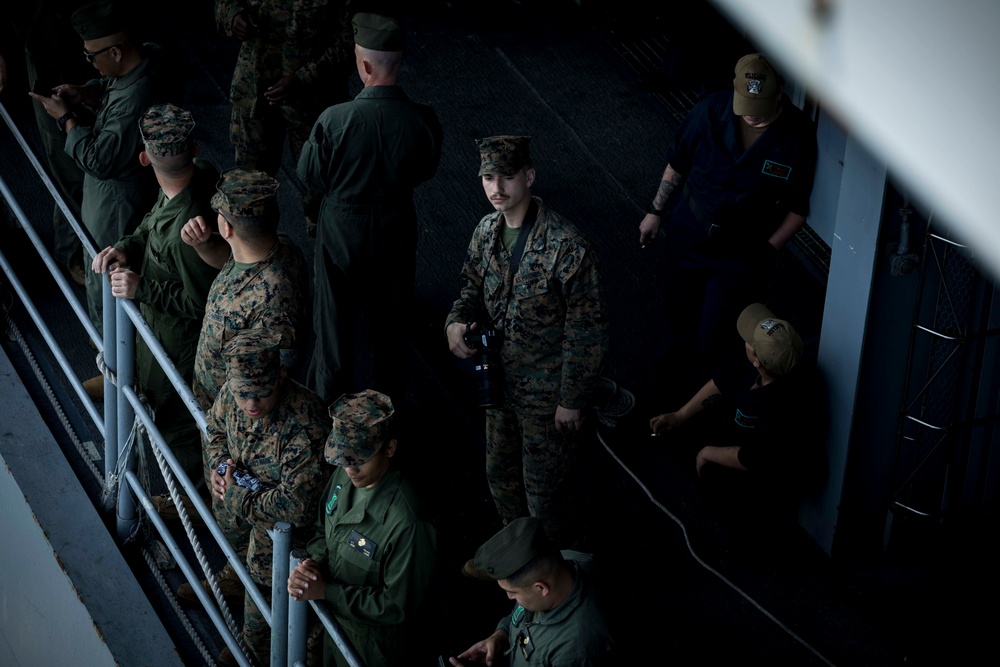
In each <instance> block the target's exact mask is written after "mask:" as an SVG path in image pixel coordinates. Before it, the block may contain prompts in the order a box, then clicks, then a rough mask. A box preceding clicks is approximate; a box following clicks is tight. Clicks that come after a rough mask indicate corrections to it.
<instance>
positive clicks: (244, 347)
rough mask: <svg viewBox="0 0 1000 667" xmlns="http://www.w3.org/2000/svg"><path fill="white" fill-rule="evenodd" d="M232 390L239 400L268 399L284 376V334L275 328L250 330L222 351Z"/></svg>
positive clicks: (242, 333)
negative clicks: (282, 367)
mask: <svg viewBox="0 0 1000 667" xmlns="http://www.w3.org/2000/svg"><path fill="white" fill-rule="evenodd" d="M222 356H223V357H224V358H225V360H226V379H227V382H228V384H229V391H231V392H232V393H233V396H235V397H236V398H238V399H240V400H247V399H251V398H266V397H268V396H270V395H271V393H272V392H273V391H274V387H275V385H277V384H278V378H279V377H280V376H281V334H280V333H278V332H277V331H274V330H273V329H265V328H257V329H247V330H246V331H241V332H240V333H238V334H236V335H235V336H233V338H232V339H230V340H229V342H228V343H226V346H225V347H224V348H223V350H222Z"/></svg>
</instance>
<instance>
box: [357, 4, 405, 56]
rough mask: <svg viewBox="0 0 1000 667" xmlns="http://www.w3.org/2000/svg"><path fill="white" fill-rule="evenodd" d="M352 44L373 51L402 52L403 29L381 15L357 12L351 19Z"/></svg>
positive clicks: (392, 20)
mask: <svg viewBox="0 0 1000 667" xmlns="http://www.w3.org/2000/svg"><path fill="white" fill-rule="evenodd" d="M351 24H352V25H353V26H354V43H355V44H357V45H358V46H363V47H364V48H366V49H372V50H373V51H402V50H403V28H402V26H400V25H399V23H398V22H397V21H396V20H395V19H391V18H389V17H388V16H382V15H381V14H371V13H367V12H358V13H357V14H355V15H354V18H353V19H351Z"/></svg>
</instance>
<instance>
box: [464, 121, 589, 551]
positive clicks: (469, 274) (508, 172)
mask: <svg viewBox="0 0 1000 667" xmlns="http://www.w3.org/2000/svg"><path fill="white" fill-rule="evenodd" d="M528 140H529V138H528V137H510V136H499V137H490V138H487V139H484V140H481V141H480V143H479V147H480V151H481V156H482V165H481V168H480V176H483V178H484V187H486V183H487V182H492V181H493V179H497V180H503V179H506V178H509V177H514V178H515V179H517V178H523V179H525V180H523V181H521V183H522V185H521V186H520V188H521V189H520V190H519V192H521V193H522V195H523V197H524V200H523V202H522V204H521V206H522V207H523V210H524V211H525V212H524V222H523V224H521V225H520V227H524V226H525V225H530V226H529V229H528V231H527V232H526V233H527V236H526V240H525V242H524V250H523V254H522V256H521V258H520V264H519V267H518V268H517V272H516V273H515V274H514V276H513V277H512V276H511V275H510V264H511V259H512V252H511V250H512V248H513V244H511V245H512V248H508V247H507V246H506V245H505V243H504V233H505V230H506V231H508V232H509V231H510V227H509V226H508V225H506V223H505V215H504V211H503V210H498V211H497V212H495V213H490V214H488V215H486V216H484V217H483V218H482V220H480V222H479V225H478V227H476V230H475V232H473V235H472V241H471V242H470V243H469V248H468V252H467V254H466V257H465V263H464V265H463V267H462V271H461V281H462V286H461V289H460V292H459V297H458V299H456V300H455V302H454V304H453V306H452V310H451V312H450V313H449V314H448V317H447V320H446V323H445V329H446V333H448V336H449V342H450V343H452V332H450V331H449V329H451V328H452V326H453V325H456V324H457V325H464V324H466V323H471V322H476V323H477V327H478V328H479V329H480V330H481V329H483V328H485V327H487V326H493V327H494V328H496V329H498V330H499V331H501V332H502V336H503V341H502V345H501V348H500V357H501V361H502V366H503V405H502V406H501V407H498V408H492V409H488V410H487V411H486V475H487V479H488V481H489V485H490V491H491V493H492V495H493V500H494V502H495V503H496V506H497V510H498V512H499V514H500V516H501V518H502V519H503V520H504V521H505V522H509V521H511V520H512V519H514V518H517V517H520V516H526V515H529V514H530V515H531V516H535V517H538V518H539V519H541V520H542V522H543V523H544V525H545V529H546V532H547V533H548V534H549V536H550V537H551V539H553V540H554V541H556V542H557V543H560V542H564V543H572V541H573V540H574V539H575V537H576V536H575V535H574V534H573V533H574V530H575V527H574V526H572V525H571V524H572V521H571V520H570V517H571V514H572V510H571V508H570V507H569V505H570V503H572V501H573V498H572V496H571V487H570V486H569V484H568V482H570V481H571V476H572V475H573V474H574V472H575V470H574V468H575V465H576V463H577V460H578V459H577V457H578V453H579V452H578V448H579V435H580V432H579V429H580V427H581V426H582V424H583V419H582V417H584V416H585V413H586V410H587V408H588V405H589V403H590V400H591V396H592V393H593V388H594V385H595V382H596V380H597V378H598V377H599V375H600V372H601V370H602V368H603V362H604V357H605V354H606V352H607V346H608V340H607V335H608V334H607V328H608V322H607V316H606V311H605V306H604V303H603V300H602V296H601V289H600V283H599V272H598V264H597V258H596V255H595V253H594V250H593V248H591V246H590V244H589V243H588V242H587V241H586V240H585V239H584V237H583V236H582V235H581V234H580V232H579V231H578V230H577V229H576V227H575V226H574V225H573V224H572V223H570V222H569V221H567V220H566V219H564V218H563V217H561V216H560V215H558V214H557V213H555V212H554V211H551V210H550V209H548V208H546V207H545V205H544V203H543V202H542V200H541V199H539V198H537V197H532V196H531V194H530V185H531V182H533V180H534V169H532V168H531V166H530V165H531V163H530V157H529V154H528ZM505 182H506V181H505ZM524 184H526V185H524ZM510 195H511V191H508V192H507V193H506V194H503V193H501V195H500V198H499V199H498V202H499V203H497V204H496V205H497V206H498V208H501V209H502V208H505V207H508V206H510V205H511V201H510V199H509V198H508V199H503V197H509V196H510ZM532 216H533V220H534V221H533V223H532V222H531V219H532ZM514 231H517V230H514ZM480 304H481V305H480ZM477 307H478V308H484V310H485V315H486V317H487V320H488V321H483V320H482V319H480V320H478V321H477V319H476V318H477ZM459 329H461V326H459ZM462 347H463V348H464V345H463V346H462ZM452 350H453V352H455V353H456V354H457V355H459V356H464V357H469V356H472V353H473V351H472V350H471V349H468V348H466V349H463V350H461V352H462V353H461V354H459V352H458V351H456V347H455V345H454V344H453V345H452ZM565 411H580V413H579V415H580V416H579V417H575V418H573V419H571V420H569V421H567V422H560V419H561V413H564V412H565ZM574 414H575V413H574ZM553 415H555V418H553Z"/></svg>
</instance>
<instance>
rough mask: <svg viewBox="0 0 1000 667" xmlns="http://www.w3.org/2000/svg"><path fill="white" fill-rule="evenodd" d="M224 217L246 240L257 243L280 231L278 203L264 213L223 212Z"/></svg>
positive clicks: (270, 206) (272, 236)
mask: <svg viewBox="0 0 1000 667" xmlns="http://www.w3.org/2000/svg"><path fill="white" fill-rule="evenodd" d="M222 217H223V218H225V219H226V222H228V223H229V224H230V225H232V226H233V227H234V228H235V229H236V233H237V234H239V236H240V238H241V239H243V240H244V241H247V242H250V243H255V242H258V241H266V240H267V239H271V238H274V236H275V235H276V234H277V233H278V220H279V217H280V216H279V214H278V204H277V202H274V204H272V205H269V206H268V207H267V212H265V213H264V215H254V216H245V215H230V214H227V213H223V214H222Z"/></svg>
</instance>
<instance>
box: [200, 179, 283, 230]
mask: <svg viewBox="0 0 1000 667" xmlns="http://www.w3.org/2000/svg"><path fill="white" fill-rule="evenodd" d="M215 189H216V192H215V194H214V195H212V202H211V203H212V210H213V211H215V212H216V213H221V214H222V215H224V216H238V217H241V218H255V217H258V216H261V215H266V214H267V213H268V212H269V211H270V210H272V209H273V208H274V207H275V206H276V205H277V202H278V199H277V194H276V193H277V191H278V181H276V180H275V179H274V178H272V177H271V176H269V175H267V174H266V173H264V172H263V171H256V170H251V169H244V168H242V167H234V168H233V169H227V170H226V171H224V172H222V175H221V176H220V178H219V182H218V184H216V186H215Z"/></svg>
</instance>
